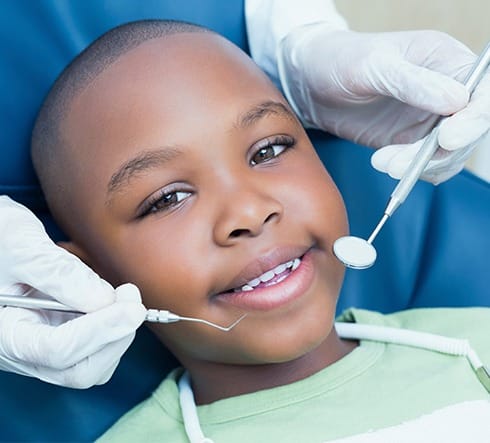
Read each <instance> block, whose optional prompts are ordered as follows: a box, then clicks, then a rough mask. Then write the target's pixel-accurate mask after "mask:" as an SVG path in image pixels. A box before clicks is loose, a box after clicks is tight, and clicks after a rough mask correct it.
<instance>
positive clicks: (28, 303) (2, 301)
mask: <svg viewBox="0 0 490 443" xmlns="http://www.w3.org/2000/svg"><path fill="white" fill-rule="evenodd" d="M2 306H12V307H16V308H26V309H42V310H47V311H60V312H69V313H72V314H85V313H84V312H80V311H75V310H73V309H72V308H70V307H69V306H66V305H64V304H63V303H59V302H57V301H55V300H47V299H42V298H32V297H28V296H15V295H3V294H0V307H2ZM246 315H247V314H244V315H242V316H241V317H239V318H238V319H237V320H235V321H234V322H233V323H232V324H231V325H229V326H221V325H218V324H216V323H213V322H210V321H208V320H204V319H202V318H194V317H183V316H181V315H177V314H174V313H173V312H170V311H166V310H162V309H148V310H147V313H146V318H145V321H148V322H152V323H175V322H178V321H184V320H185V321H191V322H196V323H203V324H205V325H208V326H212V327H213V328H216V329H219V330H220V331H224V332H228V331H231V330H232V329H233V328H234V327H235V326H236V325H237V324H238V323H240V322H241V321H242V320H243V319H244V317H245V316H246Z"/></svg>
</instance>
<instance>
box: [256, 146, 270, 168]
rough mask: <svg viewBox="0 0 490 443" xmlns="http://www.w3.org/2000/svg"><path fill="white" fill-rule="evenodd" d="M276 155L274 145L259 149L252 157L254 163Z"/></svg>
mask: <svg viewBox="0 0 490 443" xmlns="http://www.w3.org/2000/svg"><path fill="white" fill-rule="evenodd" d="M274 157H275V153H274V148H273V147H272V146H266V147H265V148H261V149H259V150H258V151H257V152H256V153H255V154H254V156H253V157H252V163H253V164H256V165H257V164H259V163H263V162H265V161H267V160H270V159H271V158H274Z"/></svg>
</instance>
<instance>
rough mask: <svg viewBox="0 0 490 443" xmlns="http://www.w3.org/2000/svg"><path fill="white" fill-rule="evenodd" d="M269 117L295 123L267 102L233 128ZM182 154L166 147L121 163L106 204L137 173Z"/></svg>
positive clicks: (288, 114) (280, 108)
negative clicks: (273, 116)
mask: <svg viewBox="0 0 490 443" xmlns="http://www.w3.org/2000/svg"><path fill="white" fill-rule="evenodd" d="M270 115H278V116H281V117H285V118H288V119H291V120H294V121H296V117H295V116H294V114H293V113H292V112H291V111H290V110H289V108H288V107H287V106H285V105H284V104H283V103H281V102H276V101H272V100H269V101H265V102H262V103H259V104H257V105H255V106H253V107H252V108H251V109H249V110H248V111H246V112H245V113H243V114H241V115H240V116H239V117H238V119H237V121H236V123H235V125H234V127H236V128H240V129H245V128H247V127H249V126H251V125H253V124H254V123H256V122H257V120H260V119H262V118H264V117H267V116H270ZM182 153H183V152H182V151H181V150H180V149H178V148H176V147H174V146H167V147H162V148H159V149H155V150H149V151H144V152H142V153H140V154H139V155H137V156H136V157H134V158H132V159H130V160H128V161H127V162H125V163H123V164H122V165H121V166H120V167H119V168H118V169H117V171H116V172H115V173H114V174H112V176H111V178H110V180H109V183H108V185H107V194H108V199H107V201H106V203H107V204H109V203H110V201H111V198H112V196H113V195H114V194H115V193H116V192H118V191H120V190H121V188H123V187H125V186H127V185H128V184H129V182H130V180H131V179H132V178H133V177H134V176H135V175H137V174H138V173H141V172H144V171H147V170H148V169H152V168H157V167H160V166H162V165H163V164H165V163H168V162H169V161H171V160H173V159H175V158H176V157H178V156H180V155H182Z"/></svg>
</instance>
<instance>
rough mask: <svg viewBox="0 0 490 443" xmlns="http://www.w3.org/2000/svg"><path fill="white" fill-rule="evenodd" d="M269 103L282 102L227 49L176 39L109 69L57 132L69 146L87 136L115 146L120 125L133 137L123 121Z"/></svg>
mask: <svg viewBox="0 0 490 443" xmlns="http://www.w3.org/2000/svg"><path fill="white" fill-rule="evenodd" d="M267 99H269V100H274V99H275V100H277V99H279V100H282V97H281V95H280V93H279V92H278V91H277V90H276V89H275V88H274V86H273V85H272V83H271V82H270V81H269V79H268V78H267V77H266V76H265V74H263V73H262V72H261V71H260V70H259V69H258V68H257V66H256V65H255V64H254V63H253V62H252V61H251V60H250V58H249V57H248V56H246V54H244V53H243V52H242V51H241V50H240V49H238V48H237V47H236V46H234V45H233V44H232V43H230V42H228V41H227V40H225V39H223V38H222V37H220V36H218V35H215V34H212V33H184V34H175V35H172V36H168V37H164V38H158V39H153V40H150V41H147V42H145V43H143V44H141V45H140V46H138V47H137V48H135V49H132V50H130V51H128V52H127V53H126V54H124V55H123V56H121V57H120V58H119V59H118V60H117V61H116V62H114V63H113V64H112V65H110V66H109V67H108V68H106V69H105V70H104V71H103V72H102V73H101V74H99V76H98V77H97V78H96V79H95V80H94V81H93V82H92V83H91V84H90V85H89V86H88V87H87V88H86V89H85V90H83V91H82V92H81V93H80V94H79V95H78V96H77V97H75V98H74V100H73V102H72V105H71V108H70V111H69V113H68V115H67V116H66V118H65V123H64V125H63V127H62V130H63V132H65V136H66V138H67V139H68V140H69V141H76V139H77V138H83V137H86V136H87V135H90V134H92V135H93V134H97V137H98V138H100V137H103V136H107V137H110V138H111V139H112V140H115V139H117V138H118V132H117V131H120V130H121V128H117V129H116V127H117V126H118V125H119V124H122V125H124V127H125V128H127V129H129V130H130V129H132V127H133V126H134V124H129V126H128V122H132V123H135V122H136V121H138V122H139V123H140V124H142V125H143V126H148V125H149V124H151V121H152V120H153V117H155V118H157V119H158V120H159V121H160V122H161V123H164V121H172V123H173V124H175V121H176V120H178V121H186V120H190V122H192V120H193V119H195V118H196V115H200V117H199V118H200V119H202V118H203V116H204V115H209V114H210V113H212V112H213V111H216V112H220V113H222V112H223V109H228V110H229V112H227V114H231V112H233V108H237V106H238V105H239V104H240V103H239V102H240V101H242V102H246V101H247V100H248V101H249V102H250V103H257V102H260V101H265V100H267ZM162 119H163V120H164V121H162ZM141 120H145V121H141ZM111 128H112V129H113V131H112V132H111ZM85 143H86V142H84V144H85Z"/></svg>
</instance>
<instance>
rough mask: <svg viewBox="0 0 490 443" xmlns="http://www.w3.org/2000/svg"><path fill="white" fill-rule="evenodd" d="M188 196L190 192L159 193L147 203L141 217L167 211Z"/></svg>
mask: <svg viewBox="0 0 490 443" xmlns="http://www.w3.org/2000/svg"><path fill="white" fill-rule="evenodd" d="M190 196H191V192H185V191H171V192H161V193H160V194H159V195H157V196H156V197H154V198H153V199H152V200H150V201H149V202H148V203H147V205H146V207H145V209H144V210H143V213H142V214H141V217H145V216H146V215H149V214H154V213H157V212H164V211H169V210H171V209H172V208H174V207H176V206H177V205H178V204H179V203H181V202H183V201H184V200H185V199H187V198H188V197H190Z"/></svg>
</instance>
